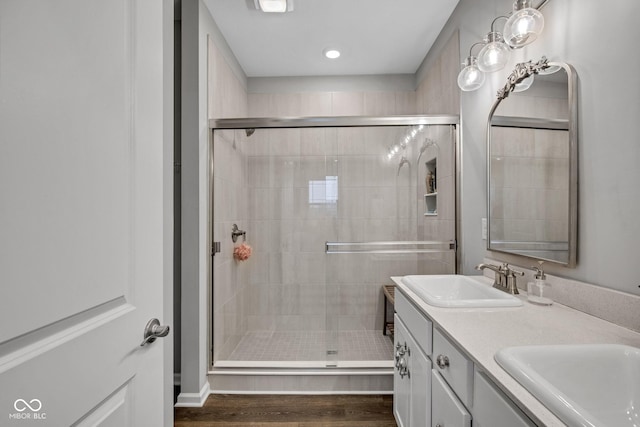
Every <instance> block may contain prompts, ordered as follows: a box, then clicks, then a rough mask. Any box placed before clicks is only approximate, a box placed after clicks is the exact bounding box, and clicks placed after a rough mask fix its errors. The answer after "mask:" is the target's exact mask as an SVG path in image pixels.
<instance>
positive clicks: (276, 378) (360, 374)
mask: <svg viewBox="0 0 640 427" xmlns="http://www.w3.org/2000/svg"><path fill="white" fill-rule="evenodd" d="M208 377H209V384H210V389H211V393H212V394H327V395H330V394H391V393H393V370H392V369H380V370H378V371H374V370H370V369H365V370H360V371H359V370H346V371H343V372H340V371H339V370H336V371H331V370H329V371H325V372H324V373H319V372H314V371H309V370H289V371H288V372H286V371H285V372H278V371H277V370H273V371H268V370H264V369H247V370H244V371H242V370H239V369H230V370H227V369H214V370H213V371H211V372H210V373H209V375H208Z"/></svg>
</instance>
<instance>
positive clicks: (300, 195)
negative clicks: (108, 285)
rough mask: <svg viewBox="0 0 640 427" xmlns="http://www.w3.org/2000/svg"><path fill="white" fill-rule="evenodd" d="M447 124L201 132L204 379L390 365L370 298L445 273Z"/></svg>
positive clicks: (313, 124) (448, 248) (264, 123)
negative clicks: (226, 372)
mask: <svg viewBox="0 0 640 427" xmlns="http://www.w3.org/2000/svg"><path fill="white" fill-rule="evenodd" d="M457 124H458V118H457V117H455V116H412V117H407V116H400V117H335V118H331V117H321V118H295V119H294V118H283V119H264V118H262V119H224V120H215V121H212V123H211V128H212V132H213V137H212V153H213V155H212V158H213V161H212V175H211V180H210V182H211V191H212V198H211V200H212V201H213V203H212V227H211V228H212V241H213V248H214V250H213V251H212V278H213V280H212V301H211V307H212V309H211V314H212V316H211V317H212V319H211V320H212V328H211V331H212V337H211V340H212V354H211V357H212V365H213V368H214V369H216V368H221V369H224V368H337V369H339V368H342V367H346V368H348V367H371V368H376V367H378V368H390V367H391V366H392V359H393V345H392V341H391V339H390V337H389V334H388V333H387V332H386V331H384V332H383V325H384V321H385V319H384V304H385V298H384V296H383V291H382V286H383V285H387V284H390V283H391V282H390V277H391V276H402V275H407V274H452V273H455V272H456V269H457V258H456V248H455V242H456V230H457V226H456V206H457V203H456V194H457V191H456V182H457V180H456V171H457V167H456V163H457V159H458V157H459V156H458V148H457V141H458V137H457V135H458V130H457ZM234 226H236V227H237V229H239V230H240V231H244V232H245V233H246V234H244V235H241V234H238V232H236V233H235V234H236V235H237V236H238V238H237V239H236V242H235V243H234V241H233V240H232V237H233V236H232V230H233V229H234ZM243 242H245V243H246V244H248V245H250V246H251V248H252V252H251V256H250V257H249V258H248V259H246V260H239V259H235V258H234V255H233V253H234V247H237V246H238V245H240V244H241V243H243ZM392 315H393V310H389V314H388V316H389V317H392Z"/></svg>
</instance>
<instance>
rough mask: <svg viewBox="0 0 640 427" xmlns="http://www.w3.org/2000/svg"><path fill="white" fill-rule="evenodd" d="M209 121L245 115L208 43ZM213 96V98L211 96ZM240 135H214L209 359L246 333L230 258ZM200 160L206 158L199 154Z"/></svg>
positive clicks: (241, 167) (241, 181)
mask: <svg viewBox="0 0 640 427" xmlns="http://www.w3.org/2000/svg"><path fill="white" fill-rule="evenodd" d="M208 58H209V61H208V63H209V85H213V88H211V89H212V90H210V91H209V93H210V96H209V98H208V108H209V117H210V118H222V117H243V116H246V115H247V93H246V90H245V89H244V87H243V85H242V82H241V81H240V80H239V79H238V78H237V77H236V75H235V74H234V73H233V71H232V70H231V68H230V67H229V66H228V65H227V63H226V61H225V59H224V57H223V56H222V54H221V53H220V51H219V50H218V48H217V47H216V46H215V44H214V43H211V42H210V43H209V52H208ZM213 94H215V96H213ZM246 147H247V144H246V135H245V133H244V131H232V130H228V131H216V134H215V136H214V153H213V154H214V174H213V180H214V192H213V199H214V200H213V206H214V209H213V225H212V226H213V235H214V240H215V241H220V242H221V249H222V251H221V252H220V253H218V254H216V256H215V257H214V258H213V259H214V262H213V280H214V283H215V286H214V288H213V293H214V295H213V300H214V303H213V310H212V311H213V327H214V332H215V333H214V343H213V345H214V352H215V354H214V360H218V359H220V358H224V357H226V355H228V354H229V353H230V352H231V351H232V350H233V348H234V347H235V346H236V344H237V342H238V341H239V340H240V338H241V337H242V335H243V334H244V332H245V331H246V330H247V319H246V311H245V310H246V308H245V300H246V298H247V289H248V287H247V282H248V280H249V279H248V278H249V268H248V264H246V263H239V262H237V261H235V260H234V259H233V247H234V244H233V242H232V240H231V227H232V224H238V226H239V227H240V228H245V227H246V226H247V219H248V215H247V211H248V200H247V198H246V197H245V190H246V187H247V182H246V179H247V174H246V169H247V153H246ZM203 156H206V154H205V153H203Z"/></svg>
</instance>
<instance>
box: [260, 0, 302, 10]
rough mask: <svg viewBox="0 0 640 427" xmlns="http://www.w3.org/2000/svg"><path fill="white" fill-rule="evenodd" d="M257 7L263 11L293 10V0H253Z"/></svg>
mask: <svg viewBox="0 0 640 427" xmlns="http://www.w3.org/2000/svg"><path fill="white" fill-rule="evenodd" d="M253 2H254V4H255V6H256V9H258V10H262V11H263V12H268V13H270V12H276V13H284V12H291V11H292V10H293V0H253Z"/></svg>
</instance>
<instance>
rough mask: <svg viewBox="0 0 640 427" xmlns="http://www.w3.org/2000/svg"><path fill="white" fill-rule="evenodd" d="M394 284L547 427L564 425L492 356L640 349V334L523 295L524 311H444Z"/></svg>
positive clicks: (491, 309)
mask: <svg viewBox="0 0 640 427" xmlns="http://www.w3.org/2000/svg"><path fill="white" fill-rule="evenodd" d="M474 277H476V278H480V279H481V280H482V281H483V282H485V283H486V284H487V286H491V284H492V283H493V280H491V279H489V278H487V277H484V276H474ZM391 279H392V280H393V281H394V282H395V283H396V285H397V289H399V290H400V292H402V293H403V294H404V295H405V296H407V297H408V298H409V299H410V300H411V301H412V302H413V303H414V304H415V305H416V307H418V308H419V309H420V310H421V311H422V312H423V313H424V314H426V315H427V316H428V317H429V318H430V319H431V320H432V321H433V324H434V326H435V327H437V328H438V329H439V330H440V331H442V332H443V333H444V334H445V335H446V336H447V337H448V338H449V339H450V340H451V341H452V342H454V343H455V344H457V345H458V347H459V348H460V349H461V350H463V351H464V352H465V353H467V355H468V356H470V358H471V359H472V360H473V362H474V363H475V364H476V365H477V366H478V367H479V368H481V370H482V371H484V373H485V374H486V375H487V376H489V377H490V378H491V379H492V380H493V381H494V382H495V383H496V385H497V386H498V387H499V388H500V389H502V391H503V392H504V393H505V394H506V395H507V396H509V397H510V398H511V399H512V400H513V401H514V402H515V403H516V404H517V405H518V406H519V407H520V408H521V409H522V410H523V411H524V412H525V413H526V414H527V415H528V416H529V417H531V418H532V419H533V420H534V421H535V422H536V423H538V424H540V425H543V426H548V427H553V426H564V425H565V424H564V423H563V422H562V421H560V420H559V419H558V418H557V417H556V416H555V415H554V414H553V413H551V412H550V411H549V410H548V409H547V408H546V407H545V406H544V405H542V403H540V402H539V401H538V400H537V399H536V398H535V397H534V396H533V395H532V394H531V393H529V392H528V391H527V390H526V389H525V388H524V387H522V386H521V385H520V383H518V382H517V381H516V380H514V379H513V378H512V377H511V376H510V375H509V374H508V373H507V372H506V371H505V370H504V369H502V368H501V367H500V365H498V364H497V362H496V361H495V360H494V358H493V356H494V354H495V353H496V352H497V351H498V350H500V349H502V348H504V347H513V346H521V345H536V344H625V345H630V346H633V347H639V348H640V333H637V332H633V331H631V330H630V329H626V328H623V327H621V326H618V325H615V324H613V323H610V322H607V321H605V320H602V319H599V318H597V317H594V316H590V315H588V314H585V313H582V312H580V311H577V310H574V309H572V308H569V307H566V306H564V305H561V304H558V303H554V304H553V305H551V306H541V305H536V304H532V303H530V302H528V301H527V298H526V295H525V294H524V293H523V294H521V295H517V297H519V298H520V299H522V300H523V303H524V305H523V306H522V307H513V308H440V307H434V306H431V305H428V304H427V303H425V302H423V301H422V300H421V299H420V298H419V297H418V296H417V295H416V294H415V293H414V292H412V291H411V290H410V289H409V288H407V287H406V286H405V285H404V284H403V283H402V280H401V279H402V278H401V277H392V278H391Z"/></svg>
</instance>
